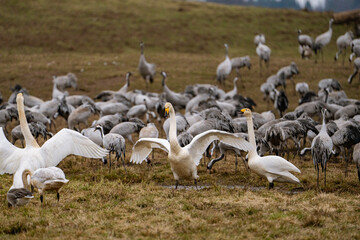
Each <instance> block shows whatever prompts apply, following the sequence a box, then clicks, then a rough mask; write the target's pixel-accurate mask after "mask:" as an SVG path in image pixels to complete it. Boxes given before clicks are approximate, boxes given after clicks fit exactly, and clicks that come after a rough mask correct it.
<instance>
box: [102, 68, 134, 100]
mask: <svg viewBox="0 0 360 240" xmlns="http://www.w3.org/2000/svg"><path fill="white" fill-rule="evenodd" d="M131 75H132V74H131V72H127V73H126V75H125V84H124V86H122V87H121V88H120V89H119V90H118V91H112V90H105V91H102V92H101V93H99V94H98V95H96V96H95V99H100V100H101V101H103V102H106V101H109V100H111V99H113V98H114V95H115V94H119V95H124V94H126V92H127V90H128V88H129V86H130V76H131Z"/></svg>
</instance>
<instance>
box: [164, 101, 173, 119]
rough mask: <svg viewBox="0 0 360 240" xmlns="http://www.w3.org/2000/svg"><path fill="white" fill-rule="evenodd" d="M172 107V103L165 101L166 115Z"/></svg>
mask: <svg viewBox="0 0 360 240" xmlns="http://www.w3.org/2000/svg"><path fill="white" fill-rule="evenodd" d="M170 108H172V105H171V103H169V102H167V103H165V117H167V116H168V115H169V111H170Z"/></svg>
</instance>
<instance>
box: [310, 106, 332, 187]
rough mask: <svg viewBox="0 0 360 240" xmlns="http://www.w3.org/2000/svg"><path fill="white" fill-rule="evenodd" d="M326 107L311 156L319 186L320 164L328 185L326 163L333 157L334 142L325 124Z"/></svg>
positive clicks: (312, 145) (312, 146) (312, 144)
mask: <svg viewBox="0 0 360 240" xmlns="http://www.w3.org/2000/svg"><path fill="white" fill-rule="evenodd" d="M325 111H326V110H325V109H323V110H322V116H323V122H322V127H321V131H320V132H319V134H318V135H317V136H316V137H315V138H314V139H313V141H312V143H311V156H312V159H313V162H314V166H315V170H316V171H317V187H318V188H319V165H321V170H322V171H323V172H324V186H325V187H326V164H327V161H328V160H329V159H330V157H331V153H332V149H333V142H332V140H331V137H330V136H329V134H328V133H327V129H326V124H325Z"/></svg>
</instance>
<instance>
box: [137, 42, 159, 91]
mask: <svg viewBox="0 0 360 240" xmlns="http://www.w3.org/2000/svg"><path fill="white" fill-rule="evenodd" d="M140 50H141V52H140V60H139V66H138V69H139V73H140V75H141V76H142V77H143V78H144V80H145V83H146V88H148V84H149V82H150V83H153V81H154V78H155V74H156V66H155V64H153V63H148V62H147V61H146V59H145V55H144V43H143V42H141V43H140Z"/></svg>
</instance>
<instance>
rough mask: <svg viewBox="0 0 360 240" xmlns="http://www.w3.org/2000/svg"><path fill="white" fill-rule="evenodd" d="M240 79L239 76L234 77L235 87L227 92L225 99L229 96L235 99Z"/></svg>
mask: <svg viewBox="0 0 360 240" xmlns="http://www.w3.org/2000/svg"><path fill="white" fill-rule="evenodd" d="M238 80H239V78H237V77H236V78H234V88H233V89H232V90H230V91H229V92H227V93H226V94H225V99H227V98H230V99H233V98H234V96H235V95H236V94H237V93H238V88H237V82H238Z"/></svg>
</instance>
